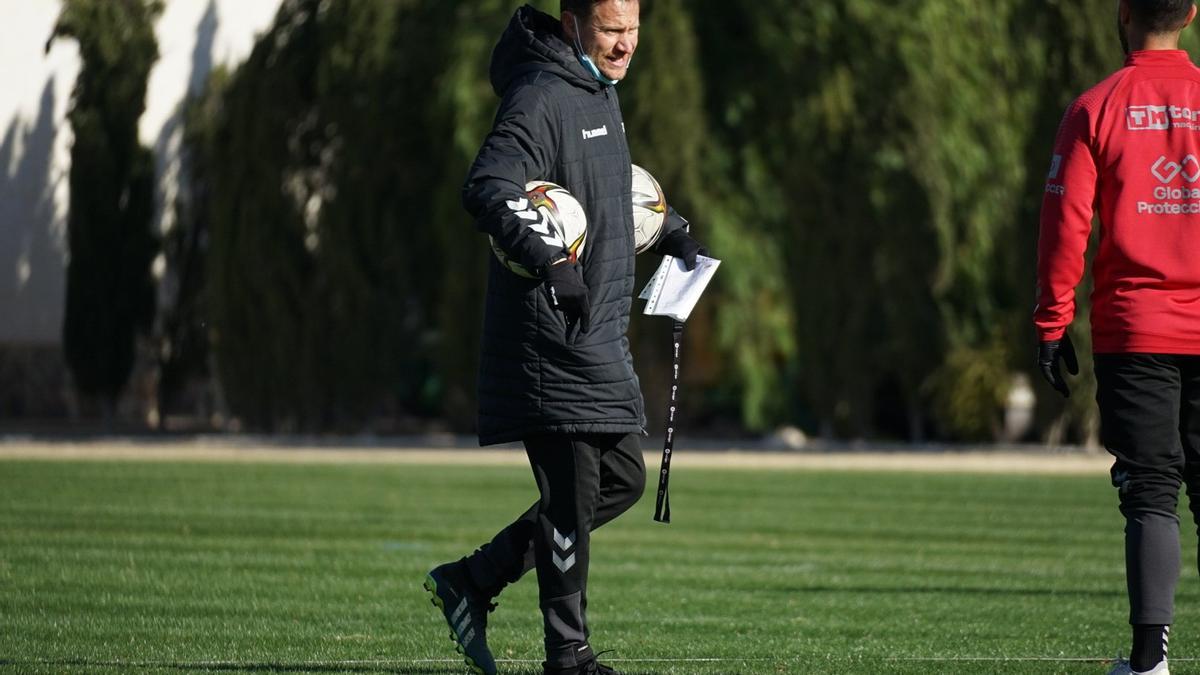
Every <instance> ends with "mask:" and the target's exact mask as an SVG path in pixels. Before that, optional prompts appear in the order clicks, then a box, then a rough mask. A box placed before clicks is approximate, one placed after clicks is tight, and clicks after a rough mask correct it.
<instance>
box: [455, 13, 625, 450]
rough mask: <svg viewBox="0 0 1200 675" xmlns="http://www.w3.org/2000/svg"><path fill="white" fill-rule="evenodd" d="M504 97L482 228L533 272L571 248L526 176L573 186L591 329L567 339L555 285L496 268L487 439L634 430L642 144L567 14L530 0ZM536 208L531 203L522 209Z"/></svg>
mask: <svg viewBox="0 0 1200 675" xmlns="http://www.w3.org/2000/svg"><path fill="white" fill-rule="evenodd" d="M491 80H492V86H493V88H494V89H495V90H496V93H497V95H499V96H500V97H501V99H502V101H501V104H500V109H499V112H498V113H497V114H496V121H495V125H494V126H493V129H492V132H491V133H490V134H489V135H488V137H487V139H486V140H485V141H484V144H483V147H482V149H481V150H480V151H479V156H478V157H477V158H476V160H475V163H474V165H473V166H472V167H471V172H470V175H469V176H468V177H467V182H466V185H465V186H464V188H463V204H464V206H466V208H467V210H468V211H469V212H470V213H471V215H472V216H474V217H475V224H476V227H478V229H480V230H481V231H483V232H485V233H487V234H490V235H492V237H494V238H495V240H496V241H497V243H498V244H499V245H500V246H501V247H502V248H503V249H504V250H505V251H507V252H508V253H509V254H510V255H511V256H513V257H514V258H515V259H516V260H517V261H518V262H520V263H521V264H523V265H524V266H525V267H527V268H529V269H535V268H540V267H543V266H544V265H546V264H547V263H549V262H550V261H551V260H553V259H555V258H557V257H560V256H561V255H563V250H562V248H561V247H560V246H550V245H547V244H546V243H545V241H544V240H543V239H542V237H541V236H539V235H538V234H537V233H536V232H533V231H532V230H530V229H529V227H528V225H529V222H528V221H524V220H522V219H521V218H519V217H518V216H517V210H518V209H516V208H514V207H517V206H522V204H521V199H522V198H524V196H525V188H524V186H525V183H526V182H528V181H531V180H548V181H550V182H553V183H557V184H559V185H562V186H563V187H565V188H567V189H568V190H569V191H570V192H571V194H573V195H574V196H575V197H576V199H578V200H579V201H580V203H582V204H583V206H584V208H585V209H586V211H587V217H588V237H587V244H586V246H585V248H584V254H583V256H582V265H583V276H584V280H585V281H586V282H587V285H588V288H589V289H590V300H591V328H590V329H589V330H588V332H586V333H580V334H579V335H578V336H573V341H572V342H570V343H568V340H567V326H566V322H565V320H564V318H563V315H562V314H561V313H560V312H557V311H555V310H554V309H552V308H551V305H550V302H549V298H548V296H547V293H546V289H545V285H544V284H543V283H542V282H541V281H539V280H533V279H526V278H523V277H520V276H517V275H516V274H513V273H512V272H510V271H508V270H507V269H505V268H504V267H502V266H501V265H500V264H499V263H498V262H497V261H496V260H495V258H494V257H493V258H492V260H491V270H490V273H489V276H488V292H487V307H486V312H485V317H484V328H483V345H482V350H483V353H482V363H481V366H480V374H479V441H480V443H481V444H482V445H489V444H494V443H504V442H508V441H516V440H521V439H524V438H527V437H529V436H533V435H538V434H546V433H566V434H583V433H629V432H638V431H640V430H642V428H643V427H644V425H645V420H644V415H643V405H642V395H641V390H640V388H639V385H638V379H637V375H636V374H634V372H633V359H632V357H631V356H630V354H629V340H628V339H627V338H626V336H625V333H626V330H627V329H628V327H629V312H630V308H631V306H632V300H633V298H632V295H633V284H634V278H633V275H634V245H633V219H632V218H633V217H632V213H631V208H630V203H631V194H630V191H631V178H630V169H629V166H630V158H629V148H628V145H627V144H626V140H625V129H624V123H623V122H622V120H621V108H620V105H619V103H618V101H617V93H616V91H615V90H614V89H613V87H611V86H605V85H601V84H600V83H599V82H598V81H596V80H595V79H594V78H593V77H591V76H590V75H589V74H588V73H587V72H586V71H585V70H584V69H583V67H582V66H581V65H580V64H579V63H578V61H577V60H576V58H575V55H574V53H573V51H572V49H571V47H570V46H569V45H568V44H567V43H566V42H565V41H564V38H563V37H562V33H561V27H560V25H559V22H558V20H556V19H554V18H553V17H550V16H548V15H546V14H543V13H542V12H539V11H537V10H535V9H533V8H532V7H529V6H525V7H522V8H521V9H519V10H518V11H517V13H516V14H515V15H514V16H513V18H512V21H511V23H510V24H509V26H508V29H507V30H506V31H505V32H504V35H503V36H502V37H501V38H500V42H499V44H497V46H496V49H495V52H494V53H493V54H492V67H491ZM521 210H523V206H522V209H521Z"/></svg>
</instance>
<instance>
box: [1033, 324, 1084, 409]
mask: <svg viewBox="0 0 1200 675" xmlns="http://www.w3.org/2000/svg"><path fill="white" fill-rule="evenodd" d="M1060 359H1061V360H1062V361H1063V362H1064V363H1066V364H1067V372H1068V373H1071V374H1072V375H1078V374H1079V359H1077V358H1076V357H1075V346H1074V345H1072V344H1071V336H1070V335H1068V334H1066V333H1063V336H1062V339H1061V340H1045V341H1043V342H1042V343H1041V344H1040V345H1038V368H1039V369H1040V370H1041V371H1042V377H1044V378H1046V381H1047V382H1049V383H1050V386H1052V387H1054V389H1055V390H1057V391H1058V393H1060V394H1062V395H1063V398H1070V397H1071V389H1070V388H1069V387H1067V381H1066V380H1065V379H1064V378H1063V375H1062V371H1060V370H1059V369H1058V362H1059V360H1060Z"/></svg>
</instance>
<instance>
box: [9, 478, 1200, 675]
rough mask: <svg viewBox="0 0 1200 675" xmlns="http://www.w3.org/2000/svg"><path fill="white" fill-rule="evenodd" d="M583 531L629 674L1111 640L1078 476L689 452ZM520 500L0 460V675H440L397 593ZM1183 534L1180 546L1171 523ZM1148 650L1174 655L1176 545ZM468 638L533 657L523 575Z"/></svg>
mask: <svg viewBox="0 0 1200 675" xmlns="http://www.w3.org/2000/svg"><path fill="white" fill-rule="evenodd" d="M672 479H673V488H674V489H673V492H672V507H673V510H674V514H673V515H674V518H675V522H674V523H672V524H671V525H669V526H664V525H660V524H657V523H654V522H652V521H651V517H650V515H651V513H652V510H653V499H652V498H651V497H652V495H648V496H647V497H646V498H645V499H644V500H643V501H642V503H640V504H639V505H638V506H637V507H636V508H635V509H634V510H633V511H631V512H630V513H629V514H627V515H626V516H625V517H623V518H622V519H620V520H618V521H617V522H615V523H613V524H612V525H610V526H608V527H606V528H604V529H602V530H600V531H598V532H597V533H596V534H595V536H594V538H593V544H592V546H593V558H592V573H591V580H590V585H589V598H590V604H589V617H590V619H591V623H592V628H593V635H592V642H593V646H594V647H595V648H596V649H597V650H614V651H613V652H611V653H609V654H607V655H606V660H611V661H612V662H613V664H614V665H616V666H618V667H620V669H621V670H622V671H624V672H628V673H645V674H648V673H689V674H691V673H1104V672H1106V665H1105V663H1104V660H1105V659H1106V658H1111V657H1113V656H1115V655H1116V654H1117V653H1118V652H1124V651H1125V650H1126V649H1127V644H1126V641H1127V633H1126V630H1127V629H1126V626H1125V615H1126V611H1127V608H1126V602H1125V596H1124V575H1123V571H1122V570H1123V567H1122V554H1121V550H1122V543H1121V542H1122V537H1121V529H1120V522H1119V516H1118V514H1117V512H1116V509H1115V500H1116V496H1115V494H1114V493H1113V491H1112V489H1111V488H1109V487H1108V486H1107V485H1106V481H1105V480H1104V477H1103V476H1100V477H1091V478H1084V477H1048V476H1037V477H1022V476H963V475H931V474H915V473H914V474H905V473H891V474H873V473H856V472H837V473H813V472H802V471H771V472H761V471H757V472H756V471H749V470H714V469H706V470H698V469H690V468H689V467H688V466H687V460H686V457H685V456H683V455H681V456H680V457H679V458H678V459H677V461H676V468H675V473H674V475H673V476H672ZM533 498H534V487H533V481H532V478H531V476H530V475H529V471H528V469H526V468H519V467H501V468H496V467H491V468H465V467H456V468H450V467H435V466H406V465H397V464H381V465H353V466H338V465H316V464H314V465H293V464H232V463H231V464H218V463H171V462H53V461H15V460H8V461H0V671H9V672H54V673H57V672H79V671H84V672H106V671H112V672H124V671H127V670H141V671H160V672H289V673H292V672H357V673H376V672H379V673H461V672H463V668H462V667H461V665H460V662H459V661H458V658H457V654H455V653H454V651H453V645H452V643H451V642H450V641H449V640H448V639H447V633H448V631H447V629H446V628H445V626H444V625H443V623H442V619H441V617H440V616H439V615H438V614H436V613H435V611H434V609H433V607H432V606H431V605H430V604H429V602H428V600H427V599H426V596H425V594H424V592H423V591H422V590H421V587H420V584H421V580H422V578H423V575H424V572H425V571H426V570H427V569H428V568H430V567H431V566H433V565H435V564H437V563H439V562H442V561H445V560H448V559H452V558H456V557H458V556H461V555H463V554H464V553H466V552H468V551H469V550H471V549H472V548H473V547H474V546H475V545H477V544H479V543H481V542H482V541H484V540H485V539H487V538H489V537H490V536H491V535H492V534H493V533H494V531H495V530H497V529H499V528H500V527H502V526H503V525H505V524H506V523H507V522H508V520H509V519H510V518H511V517H513V516H515V515H516V514H518V513H519V512H520V511H521V510H523V509H524V508H525V507H526V506H528V504H529V503H531V502H532V500H533ZM1185 531H1186V532H1187V533H1188V534H1187V535H1185V537H1184V540H1185V541H1186V542H1191V541H1193V540H1192V538H1191V535H1190V532H1191V527H1190V525H1189V526H1187V527H1185ZM1185 548H1187V549H1188V550H1186V551H1185V554H1184V579H1183V581H1182V582H1181V585H1180V592H1179V598H1178V600H1179V612H1178V617H1177V619H1178V620H1177V624H1176V630H1175V632H1174V634H1173V640H1172V645H1171V655H1172V657H1173V661H1174V662H1173V663H1172V670H1173V672H1175V673H1187V672H1200V662H1194V661H1192V660H1191V657H1194V655H1196V654H1197V653H1198V652H1200V638H1197V633H1198V632H1200V611H1198V610H1200V607H1198V605H1200V597H1198V593H1197V579H1196V573H1195V571H1194V570H1195V552H1194V550H1191V549H1192V547H1191V544H1190V543H1189V544H1188V545H1186V546H1185ZM491 624H492V626H491V629H490V630H489V639H490V643H491V645H492V648H493V650H494V651H495V652H496V655H497V657H498V658H499V659H506V660H509V661H507V662H502V663H501V668H502V672H511V673H538V672H540V668H539V666H538V663H537V662H538V661H539V659H540V656H541V653H540V648H541V633H540V630H541V619H540V616H539V614H538V612H537V588H536V580H535V579H534V578H532V576H531V577H530V578H527V579H525V580H523V581H522V582H520V583H518V584H516V585H515V586H513V587H510V588H509V589H508V590H507V591H506V592H505V593H504V595H502V596H501V598H500V607H499V609H498V610H497V611H496V613H494V614H493V615H492V618H491Z"/></svg>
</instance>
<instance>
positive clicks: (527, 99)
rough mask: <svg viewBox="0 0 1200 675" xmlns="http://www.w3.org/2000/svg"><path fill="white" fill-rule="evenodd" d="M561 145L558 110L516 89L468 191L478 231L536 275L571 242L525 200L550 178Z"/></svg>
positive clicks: (530, 90)
mask: <svg viewBox="0 0 1200 675" xmlns="http://www.w3.org/2000/svg"><path fill="white" fill-rule="evenodd" d="M559 140H560V139H559V132H558V125H557V124H556V123H555V119H554V117H553V110H552V109H551V107H550V103H549V101H548V100H547V98H546V94H545V93H544V92H543V91H542V90H541V88H540V87H536V86H532V85H518V86H516V87H513V88H511V89H510V90H509V91H508V92H507V93H506V95H505V96H504V99H503V100H502V101H501V103H500V109H499V111H497V113H496V120H495V123H494V124H493V126H492V131H491V133H490V134H488V136H487V138H486V139H485V140H484V142H483V147H482V148H480V150H479V154H478V155H477V156H476V158H475V163H474V164H472V166H471V170H470V173H468V175H467V181H466V184H465V185H464V186H463V190H462V200H463V206H465V207H466V209H467V211H468V212H469V213H470V214H471V216H473V217H474V218H475V227H476V228H477V229H479V230H480V231H481V232H484V233H486V234H489V235H491V236H492V238H493V239H495V241H496V243H497V244H498V245H499V246H500V248H501V249H503V250H504V251H505V252H507V253H508V254H509V255H510V256H512V257H513V259H514V260H516V262H518V263H520V264H521V265H523V266H524V267H525V268H526V269H529V270H531V271H534V272H535V273H538V272H540V270H542V269H543V268H544V267H545V266H546V265H547V264H548V263H550V262H552V261H553V260H554V259H556V258H558V257H560V256H562V255H565V254H566V250H565V249H566V244H565V242H563V240H562V239H561V238H560V237H558V236H557V235H555V234H554V233H553V232H552V231H551V230H550V228H549V226H548V225H547V224H546V223H544V222H542V216H541V215H540V214H539V213H538V211H537V210H536V209H535V208H533V206H532V205H531V204H530V203H529V200H528V199H527V198H526V196H525V184H526V183H527V182H529V181H531V180H545V179H546V177H547V176H549V175H550V171H551V169H552V167H553V165H554V162H555V160H556V158H557V156H558V148H559Z"/></svg>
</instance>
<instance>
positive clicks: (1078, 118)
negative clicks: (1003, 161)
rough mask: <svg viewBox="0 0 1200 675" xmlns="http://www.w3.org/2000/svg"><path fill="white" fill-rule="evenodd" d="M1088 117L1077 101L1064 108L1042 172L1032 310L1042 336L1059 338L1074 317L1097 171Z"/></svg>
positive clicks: (1093, 207)
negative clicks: (1045, 172) (1046, 171)
mask: <svg viewBox="0 0 1200 675" xmlns="http://www.w3.org/2000/svg"><path fill="white" fill-rule="evenodd" d="M1090 118H1091V115H1090V113H1089V111H1088V109H1087V108H1086V107H1085V106H1084V105H1082V104H1081V103H1080V102H1078V101H1077V102H1075V103H1074V104H1072V105H1071V107H1070V108H1068V109H1067V113H1066V115H1065V116H1064V117H1063V121H1062V124H1061V125H1060V126H1059V130H1058V138H1057V140H1056V141H1055V144H1054V156H1053V158H1052V159H1051V162H1050V174H1049V175H1048V176H1047V178H1046V191H1045V195H1044V196H1043V197H1042V215H1041V229H1040V232H1039V236H1038V264H1037V281H1038V290H1037V308H1036V309H1035V310H1034V315H1033V322H1034V325H1035V327H1036V328H1037V332H1038V339H1039V340H1042V341H1046V340H1058V339H1060V338H1062V335H1063V333H1064V332H1066V329H1067V326H1069V325H1070V324H1071V320H1072V319H1073V318H1074V317H1075V287H1076V286H1078V285H1079V280H1080V279H1081V278H1082V277H1083V267H1084V254H1085V253H1086V251H1087V245H1088V237H1089V236H1090V235H1091V231H1092V214H1093V212H1094V210H1095V201H1096V179H1097V176H1098V173H1097V169H1096V166H1097V162H1096V155H1095V151H1094V149H1093V144H1092V142H1091V136H1092V134H1091V119H1090Z"/></svg>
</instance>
